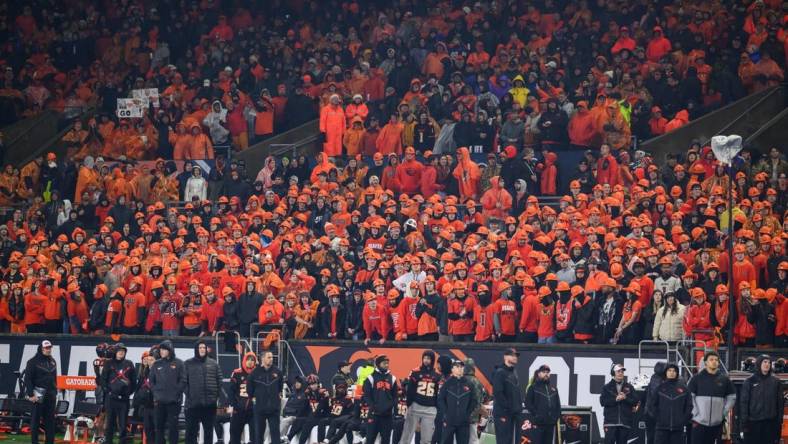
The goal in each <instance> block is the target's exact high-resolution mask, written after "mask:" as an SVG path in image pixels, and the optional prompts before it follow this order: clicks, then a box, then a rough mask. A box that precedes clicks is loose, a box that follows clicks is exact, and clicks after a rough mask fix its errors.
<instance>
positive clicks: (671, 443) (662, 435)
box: [654, 429, 687, 444]
mask: <svg viewBox="0 0 788 444" xmlns="http://www.w3.org/2000/svg"><path fill="white" fill-rule="evenodd" d="M686 441H687V437H686V435H684V430H683V429H682V430H656V431H655V432H654V443H655V444H685V443H686Z"/></svg>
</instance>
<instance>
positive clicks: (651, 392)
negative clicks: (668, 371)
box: [645, 361, 667, 419]
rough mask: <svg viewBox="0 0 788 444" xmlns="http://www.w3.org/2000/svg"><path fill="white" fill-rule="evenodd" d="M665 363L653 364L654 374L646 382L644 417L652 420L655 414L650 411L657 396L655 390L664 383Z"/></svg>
mask: <svg viewBox="0 0 788 444" xmlns="http://www.w3.org/2000/svg"><path fill="white" fill-rule="evenodd" d="M666 366H667V363H665V362H663V361H659V362H657V363H656V364H654V374H653V375H651V379H649V381H648V387H646V412H645V413H646V415H648V416H649V417H651V418H652V419H653V418H655V417H656V412H654V411H653V410H651V407H652V406H653V404H652V403H653V402H654V397H655V396H657V390H658V389H659V385H660V384H662V382H663V381H665V377H664V374H665V367H666Z"/></svg>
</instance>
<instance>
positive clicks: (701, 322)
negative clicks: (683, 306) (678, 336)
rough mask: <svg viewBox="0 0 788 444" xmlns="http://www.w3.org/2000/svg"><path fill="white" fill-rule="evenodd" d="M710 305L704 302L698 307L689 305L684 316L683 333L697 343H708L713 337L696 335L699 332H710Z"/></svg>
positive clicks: (708, 334) (710, 334)
mask: <svg viewBox="0 0 788 444" xmlns="http://www.w3.org/2000/svg"><path fill="white" fill-rule="evenodd" d="M711 329H712V327H711V304H709V303H708V302H704V303H702V304H700V305H698V304H694V303H693V304H690V306H689V308H688V309H687V313H686V314H685V315H684V333H686V335H687V337H693V334H692V333H693V332H695V335H694V338H695V339H697V340H699V341H708V340H709V339H711V338H712V337H714V335H713V334H712V333H698V331H699V330H711Z"/></svg>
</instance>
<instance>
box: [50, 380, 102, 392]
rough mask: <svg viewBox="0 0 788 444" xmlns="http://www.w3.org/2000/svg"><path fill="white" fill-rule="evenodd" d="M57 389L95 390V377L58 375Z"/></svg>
mask: <svg viewBox="0 0 788 444" xmlns="http://www.w3.org/2000/svg"><path fill="white" fill-rule="evenodd" d="M57 389H58V390H81V391H92V390H96V378H94V377H93V376H58V377H57Z"/></svg>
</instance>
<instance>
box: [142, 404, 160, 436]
mask: <svg viewBox="0 0 788 444" xmlns="http://www.w3.org/2000/svg"><path fill="white" fill-rule="evenodd" d="M139 413H140V418H142V430H143V433H145V442H146V443H148V444H154V443H155V442H156V420H155V418H156V415H154V411H153V406H149V407H140V412H139Z"/></svg>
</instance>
